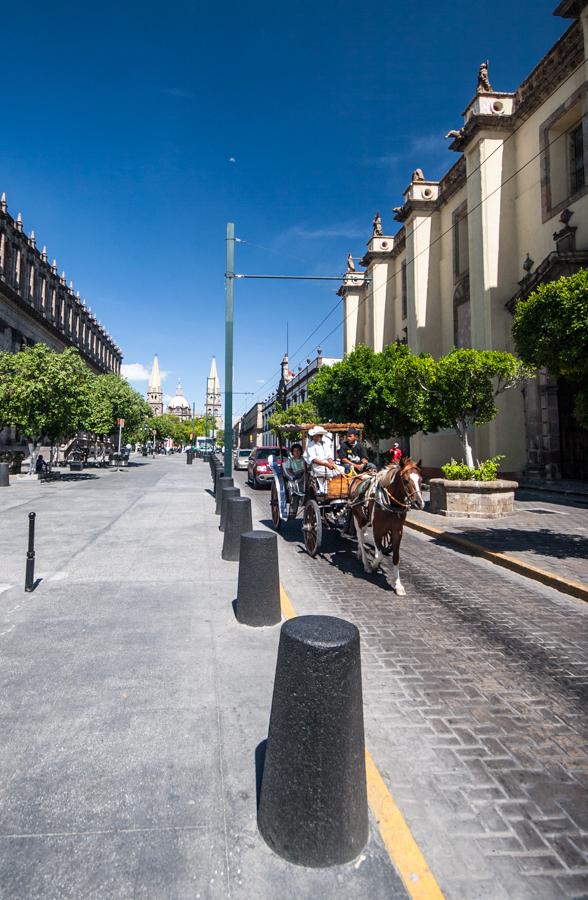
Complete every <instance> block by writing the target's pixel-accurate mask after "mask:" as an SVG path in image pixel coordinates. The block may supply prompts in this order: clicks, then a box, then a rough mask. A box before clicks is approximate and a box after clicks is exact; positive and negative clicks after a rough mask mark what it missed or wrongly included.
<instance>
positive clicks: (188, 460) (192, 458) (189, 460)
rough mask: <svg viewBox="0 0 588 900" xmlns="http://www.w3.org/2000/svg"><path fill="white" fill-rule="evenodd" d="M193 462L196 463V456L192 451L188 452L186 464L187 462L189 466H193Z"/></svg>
mask: <svg viewBox="0 0 588 900" xmlns="http://www.w3.org/2000/svg"><path fill="white" fill-rule="evenodd" d="M193 461H194V454H193V453H192V451H191V450H186V462H187V464H188V465H189V466H191V465H192V463H193Z"/></svg>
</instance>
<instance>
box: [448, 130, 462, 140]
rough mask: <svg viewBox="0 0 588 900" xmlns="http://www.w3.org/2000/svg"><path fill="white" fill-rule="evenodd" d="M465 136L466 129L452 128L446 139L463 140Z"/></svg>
mask: <svg viewBox="0 0 588 900" xmlns="http://www.w3.org/2000/svg"><path fill="white" fill-rule="evenodd" d="M463 134H464V129H463V128H452V129H451V131H448V132H447V134H446V135H445V137H446V138H452V139H454V138H455V139H457V138H462V137H463Z"/></svg>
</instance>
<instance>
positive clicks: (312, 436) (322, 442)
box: [304, 425, 344, 492]
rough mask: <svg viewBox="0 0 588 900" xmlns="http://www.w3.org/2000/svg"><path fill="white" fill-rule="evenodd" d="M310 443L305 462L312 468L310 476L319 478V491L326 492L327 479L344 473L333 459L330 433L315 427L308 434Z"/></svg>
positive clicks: (320, 427)
mask: <svg viewBox="0 0 588 900" xmlns="http://www.w3.org/2000/svg"><path fill="white" fill-rule="evenodd" d="M308 437H309V441H308V443H307V445H306V450H305V451H304V461H305V463H306V464H307V466H309V468H310V474H311V475H314V477H315V478H318V483H319V489H320V490H321V491H323V492H324V491H326V489H327V483H326V479H327V478H332V477H333V475H340V474H342V473H343V472H344V469H343V468H342V467H341V466H338V465H337V463H336V462H335V460H334V459H333V446H332V443H331V440H330V438H329V432H328V431H326V429H324V428H323V426H322V425H315V426H314V427H313V428H311V429H310V431H309V432H308Z"/></svg>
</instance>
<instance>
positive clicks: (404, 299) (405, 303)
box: [400, 262, 408, 319]
mask: <svg viewBox="0 0 588 900" xmlns="http://www.w3.org/2000/svg"><path fill="white" fill-rule="evenodd" d="M400 297H401V300H402V318H403V319H406V318H407V316H408V287H407V283H406V262H403V263H402V265H401V267H400Z"/></svg>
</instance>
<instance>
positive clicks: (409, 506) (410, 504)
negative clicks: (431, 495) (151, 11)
mask: <svg viewBox="0 0 588 900" xmlns="http://www.w3.org/2000/svg"><path fill="white" fill-rule="evenodd" d="M411 468H412V467H411ZM398 474H399V475H400V480H401V482H402V487H403V488H404V496H405V499H406V500H407V501H408V502H407V503H403V502H402V501H401V500H397V499H396V497H394V495H393V494H391V493H390V491H389V490H388V488H385V487H383V485H380V488H381V490H382V491H383V492H384V493H385V495H386V497H387V498H388V500H389V501H392V503H395V504H396V505H397V506H398V507H399V509H398V510H392V509H391V508H390V507H389V506H386V505H384V504H382V503H379V504H378V505H379V506H381V507H382V509H386V510H387V511H389V512H400V511H401V510H406V511H408V510H409V509H418V508H419V507H418V505H417V504H416V503H415V501H414V499H413V498H414V497H415V495H416V490H414V489H413V490H412V491H410V493H409V492H408V491H407V487H408V485H409V482H408V480H407V479H405V478H403V474H404V469H400V470H399V471H398ZM394 477H396V476H394ZM376 503H378V500H377V499H376Z"/></svg>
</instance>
